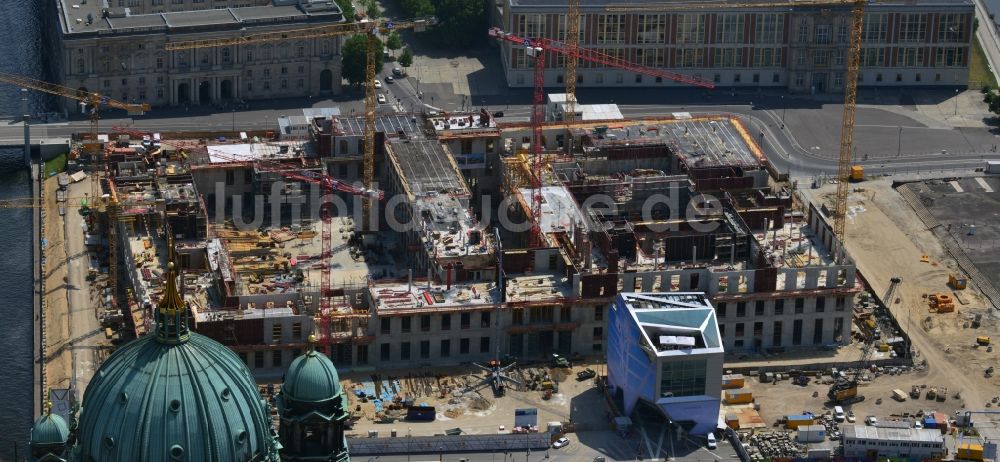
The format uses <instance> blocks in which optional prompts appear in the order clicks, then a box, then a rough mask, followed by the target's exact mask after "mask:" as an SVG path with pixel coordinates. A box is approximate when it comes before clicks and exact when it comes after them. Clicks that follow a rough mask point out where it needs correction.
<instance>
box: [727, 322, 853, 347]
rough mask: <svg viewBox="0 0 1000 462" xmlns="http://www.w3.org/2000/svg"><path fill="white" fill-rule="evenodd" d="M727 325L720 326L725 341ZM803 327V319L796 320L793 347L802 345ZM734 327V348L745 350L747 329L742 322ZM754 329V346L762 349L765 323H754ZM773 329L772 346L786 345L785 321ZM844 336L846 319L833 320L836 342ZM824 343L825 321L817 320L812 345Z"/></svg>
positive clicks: (814, 323)
mask: <svg viewBox="0 0 1000 462" xmlns="http://www.w3.org/2000/svg"><path fill="white" fill-rule="evenodd" d="M727 325H728V324H722V323H720V324H719V335H721V336H722V338H723V339H725V338H726V326H727ZM802 325H803V321H802V320H801V319H795V320H793V321H792V345H795V346H798V345H802ZM733 327H734V329H733V338H734V341H733V346H735V347H736V348H737V349H739V348H743V346H744V343H743V340H744V338H745V337H748V336H747V335H746V329H745V327H746V325H745V324H744V323H742V322H738V323H734V324H733ZM752 327H753V335H752V337H753V339H754V346H756V347H760V346H762V344H763V339H764V322H763V321H756V322H754V323H753V326H752ZM771 327H772V329H771V344H770V346H776V347H780V346H782V344H783V343H784V335H785V332H784V327H785V323H784V321H773V322H772V324H771ZM843 335H844V318H835V319H834V320H833V333H832V336H833V337H832V338H833V339H834V340H836V341H839V339H840V338H841V337H842V336H843ZM823 343H824V335H823V319H815V320H813V338H812V344H813V345H822V344H823Z"/></svg>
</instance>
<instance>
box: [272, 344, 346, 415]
mask: <svg viewBox="0 0 1000 462" xmlns="http://www.w3.org/2000/svg"><path fill="white" fill-rule="evenodd" d="M281 393H282V394H283V395H284V396H287V397H288V398H290V399H292V400H295V401H299V402H307V403H317V402H320V401H328V400H331V399H333V398H336V397H338V396H340V393H341V388H340V376H339V375H338V374H337V368H336V367H335V366H334V365H333V362H331V361H330V358H327V357H326V355H324V354H321V353H319V352H317V351H316V350H310V351H308V352H307V353H306V354H304V355H302V356H299V357H298V358H295V360H294V361H292V365H291V366H288V372H286V373H285V383H283V384H282V385H281Z"/></svg>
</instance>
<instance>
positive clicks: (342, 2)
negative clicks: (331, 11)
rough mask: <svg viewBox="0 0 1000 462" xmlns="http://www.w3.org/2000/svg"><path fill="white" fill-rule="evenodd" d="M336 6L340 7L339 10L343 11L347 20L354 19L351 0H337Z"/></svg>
mask: <svg viewBox="0 0 1000 462" xmlns="http://www.w3.org/2000/svg"><path fill="white" fill-rule="evenodd" d="M337 6H339V7H340V11H343V12H344V17H345V18H347V21H348V22H350V21H354V4H353V3H351V0H337Z"/></svg>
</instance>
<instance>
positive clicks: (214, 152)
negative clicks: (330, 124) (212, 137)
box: [205, 141, 314, 164]
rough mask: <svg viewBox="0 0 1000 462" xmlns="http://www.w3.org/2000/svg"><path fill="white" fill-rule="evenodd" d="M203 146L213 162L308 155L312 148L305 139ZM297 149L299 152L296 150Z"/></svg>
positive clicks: (226, 162) (224, 162)
mask: <svg viewBox="0 0 1000 462" xmlns="http://www.w3.org/2000/svg"><path fill="white" fill-rule="evenodd" d="M205 148H206V149H207V151H208V161H209V162H210V163H213V164H229V163H233V162H252V161H255V160H271V159H278V160H280V159H292V158H295V157H301V156H303V155H305V156H307V157H308V155H309V154H310V153H312V151H313V150H314V149H313V145H312V143H309V142H307V141H284V142H268V143H235V144H214V145H213V144H210V145H208V146H206V147H205ZM299 150H301V152H296V151H299ZM282 151H284V152H282Z"/></svg>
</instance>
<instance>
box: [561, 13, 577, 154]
mask: <svg viewBox="0 0 1000 462" xmlns="http://www.w3.org/2000/svg"><path fill="white" fill-rule="evenodd" d="M566 45H569V47H570V48H577V47H579V46H580V0H569V3H568V5H567V9H566ZM563 56H564V57H565V59H566V76H565V79H566V110H565V111H564V112H563V120H565V121H567V122H572V121H574V120H576V55H575V54H573V53H570V54H566V55H563ZM571 149H572V147H571Z"/></svg>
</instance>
